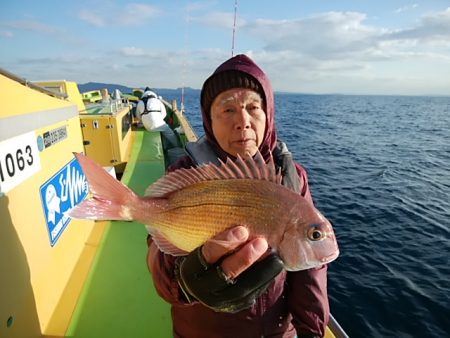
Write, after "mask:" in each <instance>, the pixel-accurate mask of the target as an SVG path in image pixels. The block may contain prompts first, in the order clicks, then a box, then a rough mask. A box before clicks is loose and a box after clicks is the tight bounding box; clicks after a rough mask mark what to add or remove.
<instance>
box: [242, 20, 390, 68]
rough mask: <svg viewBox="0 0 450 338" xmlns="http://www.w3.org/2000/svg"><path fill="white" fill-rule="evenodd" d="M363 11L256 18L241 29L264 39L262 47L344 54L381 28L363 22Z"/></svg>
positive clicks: (364, 45) (321, 56)
mask: <svg viewBox="0 0 450 338" xmlns="http://www.w3.org/2000/svg"><path fill="white" fill-rule="evenodd" d="M365 19H366V15H365V14H363V13H357V12H327V13H322V14H318V15H315V16H311V17H307V18H301V19H295V20H279V21H275V20H263V19H259V20H256V21H255V22H254V23H251V24H247V25H245V26H243V27H242V31H245V30H247V31H249V32H250V34H252V35H256V36H258V37H259V38H260V39H262V40H263V41H265V46H264V49H265V50H291V51H296V52H297V53H300V54H301V55H307V56H310V57H314V58H318V59H329V58H338V57H345V56H347V55H348V54H349V53H352V52H355V51H361V50H363V49H365V48H368V46H371V45H373V43H374V41H375V40H376V39H377V37H378V36H380V35H381V34H382V30H381V29H378V28H374V27H370V26H368V25H364V23H363V22H364V20H365Z"/></svg>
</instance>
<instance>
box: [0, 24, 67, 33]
mask: <svg viewBox="0 0 450 338" xmlns="http://www.w3.org/2000/svg"><path fill="white" fill-rule="evenodd" d="M2 26H4V27H7V28H12V29H17V30H24V31H30V32H34V33H43V34H47V35H55V34H59V33H61V32H63V30H62V29H60V28H58V27H55V26H51V25H48V24H46V23H43V22H39V21H35V20H17V21H9V22H5V23H3V24H2Z"/></svg>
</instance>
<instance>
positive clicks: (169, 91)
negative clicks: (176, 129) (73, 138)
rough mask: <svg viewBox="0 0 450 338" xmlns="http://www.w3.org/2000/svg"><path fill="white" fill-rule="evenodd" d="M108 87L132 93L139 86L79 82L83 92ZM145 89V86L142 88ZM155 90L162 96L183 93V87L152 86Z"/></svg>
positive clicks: (185, 89) (187, 89) (187, 90)
mask: <svg viewBox="0 0 450 338" xmlns="http://www.w3.org/2000/svg"><path fill="white" fill-rule="evenodd" d="M103 88H106V89H108V92H110V93H113V92H114V90H116V89H118V90H120V91H121V92H122V93H132V92H133V89H136V88H138V87H134V88H130V87H127V86H122V85H119V84H112V83H101V82H88V83H82V84H78V89H79V90H80V92H81V93H83V92H89V91H91V90H100V89H103ZM141 89H144V88H141ZM152 90H153V91H155V92H156V93H157V94H158V95H161V96H162V97H166V96H169V95H177V94H179V93H181V88H177V89H168V88H152ZM184 91H185V92H196V91H198V92H199V90H198V89H193V88H184Z"/></svg>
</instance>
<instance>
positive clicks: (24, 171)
mask: <svg viewBox="0 0 450 338" xmlns="http://www.w3.org/2000/svg"><path fill="white" fill-rule="evenodd" d="M39 170H41V159H40V157H39V151H38V148H37V142H36V134H35V133H34V131H32V132H29V133H26V134H23V135H19V136H15V137H13V138H10V139H8V140H5V141H2V142H0V194H5V193H7V192H8V191H10V190H12V189H14V188H15V187H17V186H18V185H19V184H21V183H22V182H23V181H25V180H26V179H27V178H29V177H31V176H33V175H34V174H35V173H37V172H38V171H39Z"/></svg>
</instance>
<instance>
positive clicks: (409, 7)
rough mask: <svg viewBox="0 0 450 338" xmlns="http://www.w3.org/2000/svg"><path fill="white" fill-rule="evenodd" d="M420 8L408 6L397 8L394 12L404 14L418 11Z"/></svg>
mask: <svg viewBox="0 0 450 338" xmlns="http://www.w3.org/2000/svg"><path fill="white" fill-rule="evenodd" d="M418 7H419V5H418V4H412V5H406V6H403V7H400V8H397V9H396V10H394V13H403V12H407V11H410V10H413V9H416V8H418Z"/></svg>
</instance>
